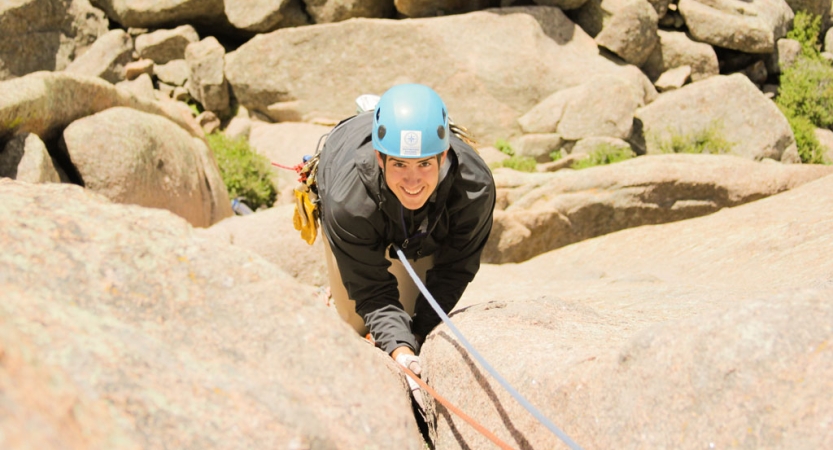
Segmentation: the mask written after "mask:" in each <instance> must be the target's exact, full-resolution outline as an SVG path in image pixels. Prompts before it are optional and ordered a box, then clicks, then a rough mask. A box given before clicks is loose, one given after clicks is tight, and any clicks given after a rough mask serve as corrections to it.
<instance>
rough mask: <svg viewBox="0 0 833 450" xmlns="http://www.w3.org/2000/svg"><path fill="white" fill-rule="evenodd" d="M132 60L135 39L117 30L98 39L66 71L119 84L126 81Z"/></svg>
mask: <svg viewBox="0 0 833 450" xmlns="http://www.w3.org/2000/svg"><path fill="white" fill-rule="evenodd" d="M132 60H133V38H131V37H130V35H129V34H127V33H126V32H125V31H124V30H118V29H117V30H112V31H110V32H108V33H107V34H105V35H104V36H101V37H100V38H98V39H97V40H96V41H95V43H94V44H93V45H92V46H90V48H89V49H88V50H87V52H86V53H84V54H83V55H81V56H80V57H79V58H78V59H76V60H75V61H73V62H71V63H70V64H69V65H68V66H67V68H66V69H64V70H65V71H66V72H68V73H74V74H78V75H87V76H91V77H100V78H103V79H105V80H107V81H109V82H111V83H117V82H119V81H122V80H124V79H125V66H126V65H127V64H128V63H130V62H131V61H132Z"/></svg>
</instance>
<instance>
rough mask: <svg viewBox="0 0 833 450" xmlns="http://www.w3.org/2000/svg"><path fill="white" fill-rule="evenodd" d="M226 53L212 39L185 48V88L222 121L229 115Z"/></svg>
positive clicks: (215, 39)
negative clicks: (186, 73) (187, 73)
mask: <svg viewBox="0 0 833 450" xmlns="http://www.w3.org/2000/svg"><path fill="white" fill-rule="evenodd" d="M225 54H226V51H225V49H224V48H223V46H222V45H221V44H220V42H219V41H218V40H217V38H215V37H214V36H209V37H207V38H205V39H203V40H201V41H199V42H192V43H191V44H188V46H187V47H185V61H186V62H187V63H188V72H189V76H188V81H187V83H186V87H187V88H188V93H190V94H191V97H193V98H194V100H196V101H198V102H200V104H202V106H203V108H205V109H206V110H207V111H211V112H214V113H216V114H217V115H218V116H220V117H225V116H227V115H228V114H229V112H230V103H229V101H230V99H229V84H228V81H227V80H226V76H225V73H224V71H223V65H224V56H225Z"/></svg>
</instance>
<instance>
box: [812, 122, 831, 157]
mask: <svg viewBox="0 0 833 450" xmlns="http://www.w3.org/2000/svg"><path fill="white" fill-rule="evenodd" d="M815 135H816V139H818V140H819V144H821V146H822V148H823V149H824V155H825V156H824V158H825V159H826V160H827V162H829V163H833V131H830V130H828V129H826V128H816V131H815Z"/></svg>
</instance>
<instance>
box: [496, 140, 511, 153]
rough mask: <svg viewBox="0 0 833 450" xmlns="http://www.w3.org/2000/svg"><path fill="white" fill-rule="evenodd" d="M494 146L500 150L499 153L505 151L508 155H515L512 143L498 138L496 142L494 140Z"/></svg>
mask: <svg viewBox="0 0 833 450" xmlns="http://www.w3.org/2000/svg"><path fill="white" fill-rule="evenodd" d="M495 148H497V149H498V150H500V152H501V153H505V154H507V155H509V156H515V150H513V149H512V145H511V144H509V142H506V141H505V140H503V139H498V140H497V142H495Z"/></svg>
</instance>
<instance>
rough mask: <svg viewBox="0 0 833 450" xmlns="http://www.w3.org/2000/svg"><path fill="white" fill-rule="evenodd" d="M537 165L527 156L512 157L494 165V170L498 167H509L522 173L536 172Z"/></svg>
mask: <svg viewBox="0 0 833 450" xmlns="http://www.w3.org/2000/svg"><path fill="white" fill-rule="evenodd" d="M536 166H537V163H536V162H535V160H534V159H533V158H529V157H526V156H517V155H516V156H510V157H509V158H506V159H504V160H503V161H501V162H499V163H495V164H493V165H492V168H493V169H494V168H496V167H508V168H510V169H513V170H518V171H521V172H534V171H535V167H536Z"/></svg>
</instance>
